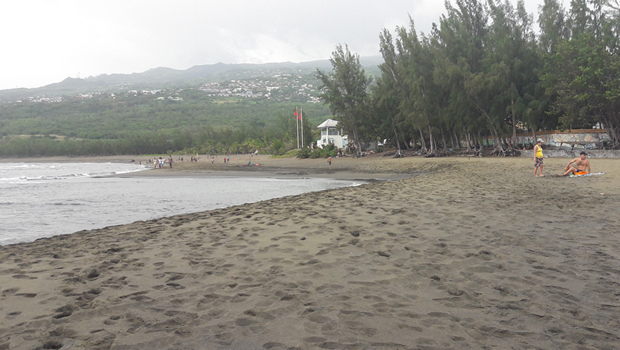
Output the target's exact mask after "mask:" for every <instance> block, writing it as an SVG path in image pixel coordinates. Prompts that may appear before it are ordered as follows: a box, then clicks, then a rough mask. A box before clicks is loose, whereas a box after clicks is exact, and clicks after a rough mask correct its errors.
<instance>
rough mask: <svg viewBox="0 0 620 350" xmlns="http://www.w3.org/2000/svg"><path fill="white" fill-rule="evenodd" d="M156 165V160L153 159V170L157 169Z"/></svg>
mask: <svg viewBox="0 0 620 350" xmlns="http://www.w3.org/2000/svg"><path fill="white" fill-rule="evenodd" d="M157 164H158V162H157V158H154V159H153V169H157Z"/></svg>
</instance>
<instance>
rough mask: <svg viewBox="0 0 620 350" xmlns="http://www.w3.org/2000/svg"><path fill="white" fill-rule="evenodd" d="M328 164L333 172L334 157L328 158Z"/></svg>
mask: <svg viewBox="0 0 620 350" xmlns="http://www.w3.org/2000/svg"><path fill="white" fill-rule="evenodd" d="M327 163H328V164H329V170H332V157H331V156H329V158H327Z"/></svg>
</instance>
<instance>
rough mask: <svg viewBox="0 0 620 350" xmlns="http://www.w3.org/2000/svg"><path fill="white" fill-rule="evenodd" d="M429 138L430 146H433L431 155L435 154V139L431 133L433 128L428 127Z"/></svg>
mask: <svg viewBox="0 0 620 350" xmlns="http://www.w3.org/2000/svg"><path fill="white" fill-rule="evenodd" d="M428 135H429V136H428V137H429V139H428V140H429V144H430V146H431V154H433V153H435V139H434V138H433V132H432V131H431V126H430V125H429V126H428Z"/></svg>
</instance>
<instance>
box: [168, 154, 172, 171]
mask: <svg viewBox="0 0 620 350" xmlns="http://www.w3.org/2000/svg"><path fill="white" fill-rule="evenodd" d="M168 164H169V165H170V169H172V156H170V158H168Z"/></svg>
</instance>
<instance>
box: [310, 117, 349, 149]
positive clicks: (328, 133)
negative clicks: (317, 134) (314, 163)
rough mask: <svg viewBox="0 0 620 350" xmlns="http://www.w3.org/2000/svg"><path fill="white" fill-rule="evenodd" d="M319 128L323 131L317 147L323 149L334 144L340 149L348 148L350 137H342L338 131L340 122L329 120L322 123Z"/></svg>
mask: <svg viewBox="0 0 620 350" xmlns="http://www.w3.org/2000/svg"><path fill="white" fill-rule="evenodd" d="M318 128H319V129H320V130H321V139H320V140H317V141H316V146H317V147H319V148H323V147H324V146H327V145H328V144H330V143H331V144H334V145H335V146H336V147H338V148H339V149H340V148H346V147H347V142H348V136H347V135H340V130H338V121H336V120H332V119H327V120H326V121H324V122H323V123H321V125H319V126H318Z"/></svg>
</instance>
